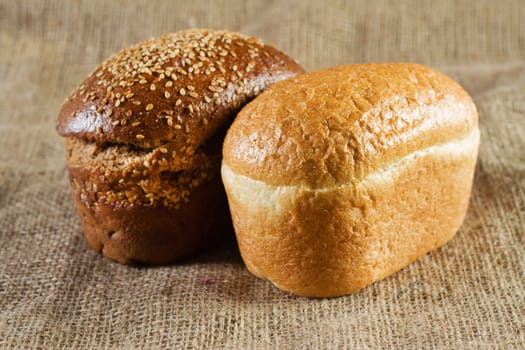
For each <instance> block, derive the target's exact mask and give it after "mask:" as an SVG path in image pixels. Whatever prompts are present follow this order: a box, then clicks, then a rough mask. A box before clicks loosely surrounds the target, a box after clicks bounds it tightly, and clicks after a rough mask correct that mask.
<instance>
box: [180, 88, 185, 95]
mask: <svg viewBox="0 0 525 350" xmlns="http://www.w3.org/2000/svg"><path fill="white" fill-rule="evenodd" d="M179 93H180V94H181V95H182V96H184V95H186V90H184V88H180V90H179Z"/></svg>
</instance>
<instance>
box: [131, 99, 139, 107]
mask: <svg viewBox="0 0 525 350" xmlns="http://www.w3.org/2000/svg"><path fill="white" fill-rule="evenodd" d="M132 103H133V104H134V105H135V106H140V101H139V100H134V101H133V102H132Z"/></svg>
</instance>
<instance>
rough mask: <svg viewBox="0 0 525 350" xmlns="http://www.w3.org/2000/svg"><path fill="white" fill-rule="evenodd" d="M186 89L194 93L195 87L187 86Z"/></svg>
mask: <svg viewBox="0 0 525 350" xmlns="http://www.w3.org/2000/svg"><path fill="white" fill-rule="evenodd" d="M186 88H187V89H188V90H190V91H195V87H194V86H192V85H188V86H186Z"/></svg>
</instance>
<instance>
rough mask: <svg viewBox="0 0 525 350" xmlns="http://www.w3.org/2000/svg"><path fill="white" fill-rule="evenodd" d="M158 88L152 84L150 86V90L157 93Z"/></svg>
mask: <svg viewBox="0 0 525 350" xmlns="http://www.w3.org/2000/svg"><path fill="white" fill-rule="evenodd" d="M156 88H157V87H156V86H155V84H151V85H150V86H149V89H150V90H151V91H155V89H156Z"/></svg>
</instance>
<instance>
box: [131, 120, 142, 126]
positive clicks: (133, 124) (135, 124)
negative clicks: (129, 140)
mask: <svg viewBox="0 0 525 350" xmlns="http://www.w3.org/2000/svg"><path fill="white" fill-rule="evenodd" d="M140 123H141V122H139V121H136V122H133V123H131V126H139V125H140Z"/></svg>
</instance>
